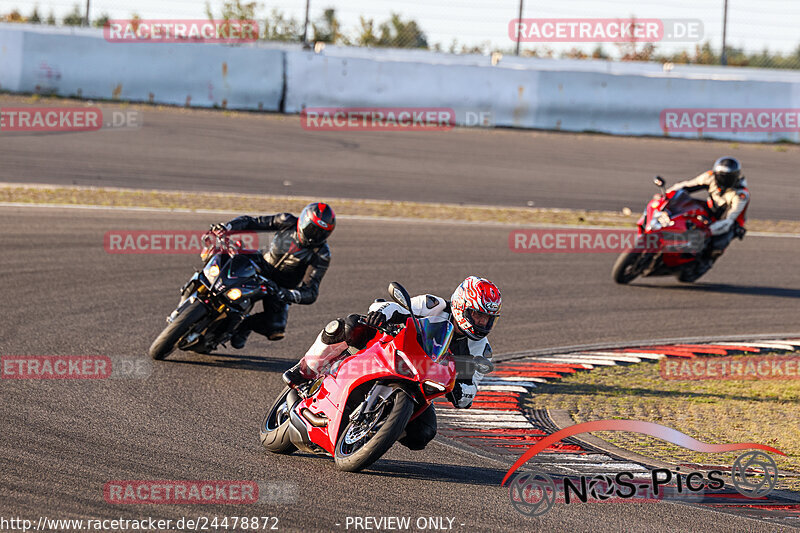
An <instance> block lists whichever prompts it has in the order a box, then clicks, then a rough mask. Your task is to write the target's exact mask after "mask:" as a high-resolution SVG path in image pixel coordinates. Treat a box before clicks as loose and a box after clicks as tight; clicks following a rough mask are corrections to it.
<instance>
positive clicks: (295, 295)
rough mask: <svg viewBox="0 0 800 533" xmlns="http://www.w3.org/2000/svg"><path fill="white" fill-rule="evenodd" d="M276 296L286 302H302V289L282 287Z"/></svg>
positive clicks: (280, 300)
mask: <svg viewBox="0 0 800 533" xmlns="http://www.w3.org/2000/svg"><path fill="white" fill-rule="evenodd" d="M275 298H276V299H277V300H278V301H279V302H281V303H284V304H296V303H299V302H300V291H298V290H295V289H283V288H280V289H278V291H277V292H276V293H275Z"/></svg>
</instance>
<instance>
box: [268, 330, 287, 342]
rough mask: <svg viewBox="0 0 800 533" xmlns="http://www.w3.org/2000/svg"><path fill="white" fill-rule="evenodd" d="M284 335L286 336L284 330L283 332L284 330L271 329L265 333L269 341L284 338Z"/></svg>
mask: <svg viewBox="0 0 800 533" xmlns="http://www.w3.org/2000/svg"><path fill="white" fill-rule="evenodd" d="M285 336H286V332H284V331H273V332H271V333H270V334H269V335H267V338H268V339H269V340H271V341H279V340H281V339H282V338H284V337H285Z"/></svg>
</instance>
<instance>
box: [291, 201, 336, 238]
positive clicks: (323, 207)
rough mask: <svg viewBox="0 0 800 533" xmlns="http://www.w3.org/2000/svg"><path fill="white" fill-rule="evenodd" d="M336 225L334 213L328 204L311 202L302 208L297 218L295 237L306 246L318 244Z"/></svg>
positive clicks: (328, 235)
mask: <svg viewBox="0 0 800 533" xmlns="http://www.w3.org/2000/svg"><path fill="white" fill-rule="evenodd" d="M335 227H336V215H335V214H334V212H333V209H332V208H331V206H329V205H328V204H323V203H321V202H320V203H313V204H308V205H307V206H305V207H304V208H303V211H302V212H301V213H300V216H299V217H298V219H297V238H298V239H299V240H300V242H301V243H302V244H305V245H306V246H319V245H321V244H323V243H324V242H325V240H326V239H327V238H328V237H330V235H331V233H333V228H335Z"/></svg>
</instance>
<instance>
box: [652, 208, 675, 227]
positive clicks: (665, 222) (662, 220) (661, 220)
mask: <svg viewBox="0 0 800 533" xmlns="http://www.w3.org/2000/svg"><path fill="white" fill-rule="evenodd" d="M671 225H672V220H671V219H670V218H669V213H667V212H666V211H656V212H655V213H653V217H652V218H651V219H650V229H655V230H659V229H661V228H663V227H666V226H671Z"/></svg>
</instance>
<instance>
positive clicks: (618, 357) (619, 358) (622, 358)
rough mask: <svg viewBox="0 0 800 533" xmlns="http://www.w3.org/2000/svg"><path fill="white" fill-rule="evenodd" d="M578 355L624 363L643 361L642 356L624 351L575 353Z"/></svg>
mask: <svg viewBox="0 0 800 533" xmlns="http://www.w3.org/2000/svg"><path fill="white" fill-rule="evenodd" d="M575 355H576V356H577V357H584V358H588V359H599V360H601V361H616V362H623V363H641V362H642V359H641V357H637V356H635V355H633V354H631V355H628V354H623V353H615V354H613V355H590V354H588V353H587V354H584V353H579V354H575Z"/></svg>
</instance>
